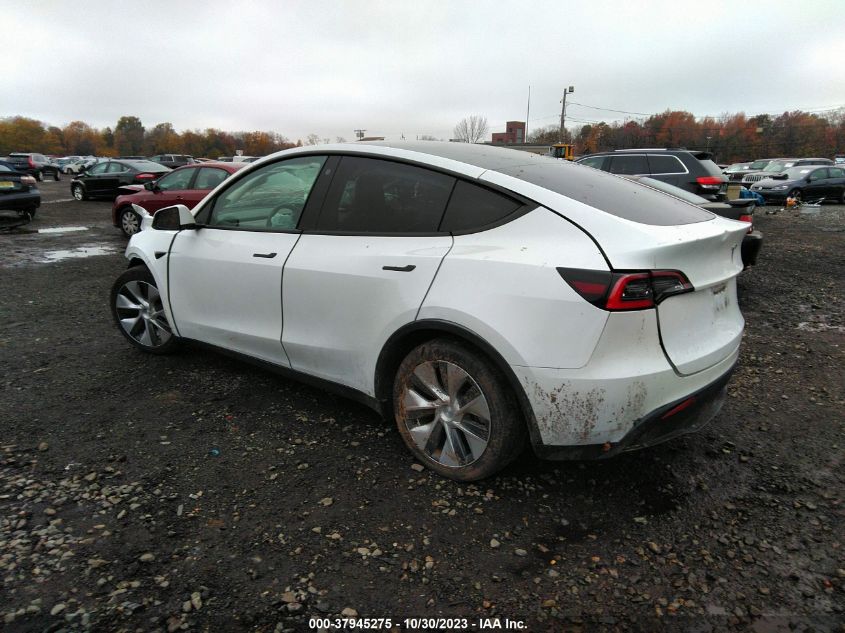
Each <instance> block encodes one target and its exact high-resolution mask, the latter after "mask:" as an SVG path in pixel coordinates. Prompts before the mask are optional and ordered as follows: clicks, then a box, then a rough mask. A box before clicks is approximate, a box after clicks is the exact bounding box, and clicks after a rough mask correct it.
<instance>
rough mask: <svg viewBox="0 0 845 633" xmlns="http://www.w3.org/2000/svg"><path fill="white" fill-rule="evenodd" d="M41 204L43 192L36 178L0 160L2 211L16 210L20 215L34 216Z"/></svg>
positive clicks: (0, 209)
mask: <svg viewBox="0 0 845 633" xmlns="http://www.w3.org/2000/svg"><path fill="white" fill-rule="evenodd" d="M40 206H41V192H40V191H38V188H37V186H36V182H35V178H34V177H33V176H30V175H29V174H25V173H23V172H20V171H18V170H17V169H15V165H14V164H12V163H8V162H6V161H0V211H14V212H15V214H17V215H18V216H26V215H29V217H33V216H34V215H35V210H36V209H37V208H38V207H40Z"/></svg>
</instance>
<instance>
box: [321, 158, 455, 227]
mask: <svg viewBox="0 0 845 633" xmlns="http://www.w3.org/2000/svg"><path fill="white" fill-rule="evenodd" d="M454 184H455V179H454V178H452V177H451V176H446V175H444V174H440V173H437V172H433V171H430V170H428V169H424V168H422V167H416V166H414V165H406V164H404V163H395V162H392V161H387V160H378V159H372V158H358V157H351V156H347V157H345V158H344V159H343V160H342V161H341V163H340V166H339V167H338V168H337V171H336V173H335V176H334V179H333V180H332V184H331V187H330V188H329V191H328V193H327V194H326V201H325V204H324V205H323V209H322V211H321V212H320V217H319V219H318V220H317V227H316V228H317V230H320V231H342V232H353V233H433V232H435V231H437V227H438V225H439V224H440V219H441V218H442V217H443V212H444V211H445V209H446V203H447V201H448V200H449V195H450V194H451V192H452V187H453V186H454Z"/></svg>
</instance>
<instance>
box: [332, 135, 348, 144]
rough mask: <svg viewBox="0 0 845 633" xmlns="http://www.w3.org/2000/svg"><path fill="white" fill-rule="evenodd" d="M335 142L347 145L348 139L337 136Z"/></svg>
mask: <svg viewBox="0 0 845 633" xmlns="http://www.w3.org/2000/svg"><path fill="white" fill-rule="evenodd" d="M334 142H335V143H345V142H346V139H345V138H343V137H342V136H336V137H335V139H334Z"/></svg>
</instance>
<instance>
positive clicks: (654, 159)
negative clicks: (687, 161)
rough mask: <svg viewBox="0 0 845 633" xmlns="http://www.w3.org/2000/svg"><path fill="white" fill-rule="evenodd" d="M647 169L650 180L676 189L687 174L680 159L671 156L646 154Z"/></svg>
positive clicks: (687, 171)
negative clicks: (652, 179)
mask: <svg viewBox="0 0 845 633" xmlns="http://www.w3.org/2000/svg"><path fill="white" fill-rule="evenodd" d="M648 169H649V173H650V174H651V178H654V179H655V180H660V181H661V182H665V183H668V184H670V185H674V186H676V187H680V186H681V184H682V182H683V178H684V177H685V176H686V175H687V174H689V170H687V168H686V167H684V164H683V163H682V162H681V159H679V158H678V157H677V156H673V155H671V154H648Z"/></svg>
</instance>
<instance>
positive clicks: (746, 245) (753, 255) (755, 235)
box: [742, 231, 763, 268]
mask: <svg viewBox="0 0 845 633" xmlns="http://www.w3.org/2000/svg"><path fill="white" fill-rule="evenodd" d="M762 247H763V234H762V233H760V231H752V232H751V233H748V234H747V235H746V236H745V237H744V238H742V263H743V265H744V266H745V267H746V268H748V267H749V266H754V265H755V264H756V263H757V255H758V254H759V253H760V249H761V248H762Z"/></svg>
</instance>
